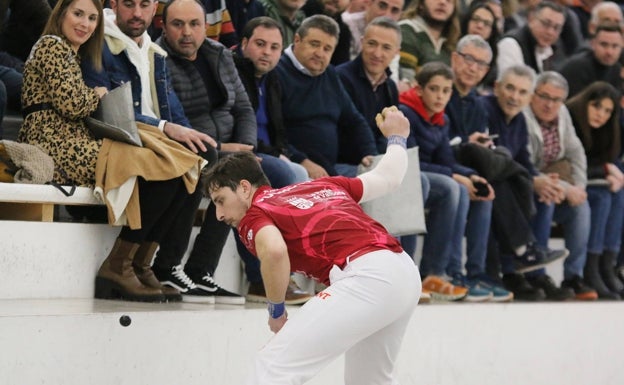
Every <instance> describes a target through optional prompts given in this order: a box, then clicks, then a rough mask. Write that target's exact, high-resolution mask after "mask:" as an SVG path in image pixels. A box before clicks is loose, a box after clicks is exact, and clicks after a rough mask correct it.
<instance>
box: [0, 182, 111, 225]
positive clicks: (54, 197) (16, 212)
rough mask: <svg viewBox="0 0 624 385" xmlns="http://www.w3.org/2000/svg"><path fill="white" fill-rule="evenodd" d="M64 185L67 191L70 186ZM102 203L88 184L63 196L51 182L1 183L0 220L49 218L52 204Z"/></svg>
mask: <svg viewBox="0 0 624 385" xmlns="http://www.w3.org/2000/svg"><path fill="white" fill-rule="evenodd" d="M64 188H65V189H67V191H69V190H70V189H71V186H64ZM102 204H103V203H102V202H101V201H100V200H98V199H97V198H96V197H95V195H93V189H91V188H88V187H76V189H75V191H74V193H73V194H72V195H71V196H66V195H65V194H63V193H62V192H61V191H60V190H59V189H58V188H56V187H54V186H52V185H42V184H24V183H0V220H2V219H4V220H7V219H12V220H23V221H43V222H52V221H54V207H55V206H58V205H102Z"/></svg>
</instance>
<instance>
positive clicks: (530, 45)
mask: <svg viewBox="0 0 624 385" xmlns="http://www.w3.org/2000/svg"><path fill="white" fill-rule="evenodd" d="M564 13H565V9H564V8H563V7H562V6H561V5H559V4H556V3H553V2H551V1H543V2H541V3H539V4H538V5H537V6H536V7H535V9H533V10H532V11H531V12H530V13H529V19H528V23H527V24H526V25H524V26H523V27H521V28H519V29H516V30H513V31H511V32H509V33H508V34H507V35H506V36H505V37H503V38H502V39H501V40H500V41H499V42H498V58H497V60H496V65H497V67H498V70H499V71H504V70H505V69H506V68H507V67H510V66H512V65H516V64H518V63H524V64H526V65H528V66H529V67H531V68H533V70H534V71H535V72H537V73H541V72H543V71H547V70H551V69H554V68H555V66H556V65H557V64H558V63H561V62H562V61H563V60H564V59H565V52H564V51H565V50H564V48H563V44H562V42H561V41H560V39H559V36H560V35H561V30H562V28H563V25H564V23H565V14H564Z"/></svg>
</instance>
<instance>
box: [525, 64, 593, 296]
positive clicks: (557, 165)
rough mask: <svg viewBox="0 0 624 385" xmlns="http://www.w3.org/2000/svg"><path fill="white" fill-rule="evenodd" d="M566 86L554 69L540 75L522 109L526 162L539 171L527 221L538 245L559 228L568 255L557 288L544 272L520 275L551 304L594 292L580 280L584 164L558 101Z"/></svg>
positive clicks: (585, 212)
mask: <svg viewBox="0 0 624 385" xmlns="http://www.w3.org/2000/svg"><path fill="white" fill-rule="evenodd" d="M567 95H568V83H567V82H566V80H565V78H564V77H563V76H561V75H560V74H559V73H557V72H554V71H546V72H543V73H542V74H540V75H539V76H538V77H537V80H536V86H535V92H534V93H533V97H532V98H531V102H530V104H529V106H528V107H527V108H525V109H524V111H523V113H524V117H525V120H526V123H527V130H528V133H529V142H528V144H529V145H528V149H529V154H530V158H531V162H532V163H533V165H534V166H535V168H536V169H537V170H538V171H539V174H538V175H537V176H535V177H534V178H533V186H534V189H535V208H536V214H535V216H533V218H532V220H531V227H532V228H533V234H534V235H535V238H536V240H537V243H538V245H541V246H542V247H546V246H547V245H548V239H549V238H550V233H551V228H552V223H553V222H555V223H558V224H560V225H562V226H563V235H564V238H565V246H566V248H567V249H568V250H569V251H570V254H569V256H568V257H567V258H566V260H565V262H564V265H563V282H562V283H561V287H560V288H559V287H557V286H556V284H555V282H554V281H553V279H552V278H551V277H549V276H548V275H547V274H546V272H545V270H544V269H540V270H536V271H534V272H530V273H527V274H525V276H526V278H527V280H528V281H529V282H530V283H531V284H532V285H533V286H537V287H541V288H542V289H543V290H544V292H545V293H546V298H547V299H550V300H565V299H569V298H576V299H577V300H595V299H597V298H598V294H597V293H596V291H595V290H594V288H592V287H590V286H588V285H587V284H586V283H585V282H584V281H583V267H584V266H585V260H586V258H587V242H588V239H589V228H590V209H589V204H588V202H587V193H586V191H585V186H586V184H587V160H586V157H585V151H584V149H583V145H582V144H581V141H580V140H579V138H578V137H577V135H576V132H575V129H574V125H573V124H572V118H571V117H570V113H569V112H568V109H567V108H566V107H565V105H564V104H563V102H564V101H565V99H566V97H567Z"/></svg>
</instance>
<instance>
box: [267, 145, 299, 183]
mask: <svg viewBox="0 0 624 385" xmlns="http://www.w3.org/2000/svg"><path fill="white" fill-rule="evenodd" d="M256 155H257V156H258V157H259V158H260V159H262V161H261V162H260V166H261V167H262V171H264V173H265V174H266V176H267V178H269V181H270V182H271V187H274V188H281V187H284V186H288V185H289V184H293V183H296V182H303V180H298V179H300V177H298V176H297V174H296V173H295V172H294V171H293V169H292V168H291V166H290V165H289V164H288V163H289V162H288V161H285V160H283V159H280V158H277V157H274V156H273V155H268V154H262V153H258V154H256Z"/></svg>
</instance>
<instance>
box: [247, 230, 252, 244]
mask: <svg viewBox="0 0 624 385" xmlns="http://www.w3.org/2000/svg"><path fill="white" fill-rule="evenodd" d="M252 239H253V230H252V229H249V231H248V232H247V243H251V240H252Z"/></svg>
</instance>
